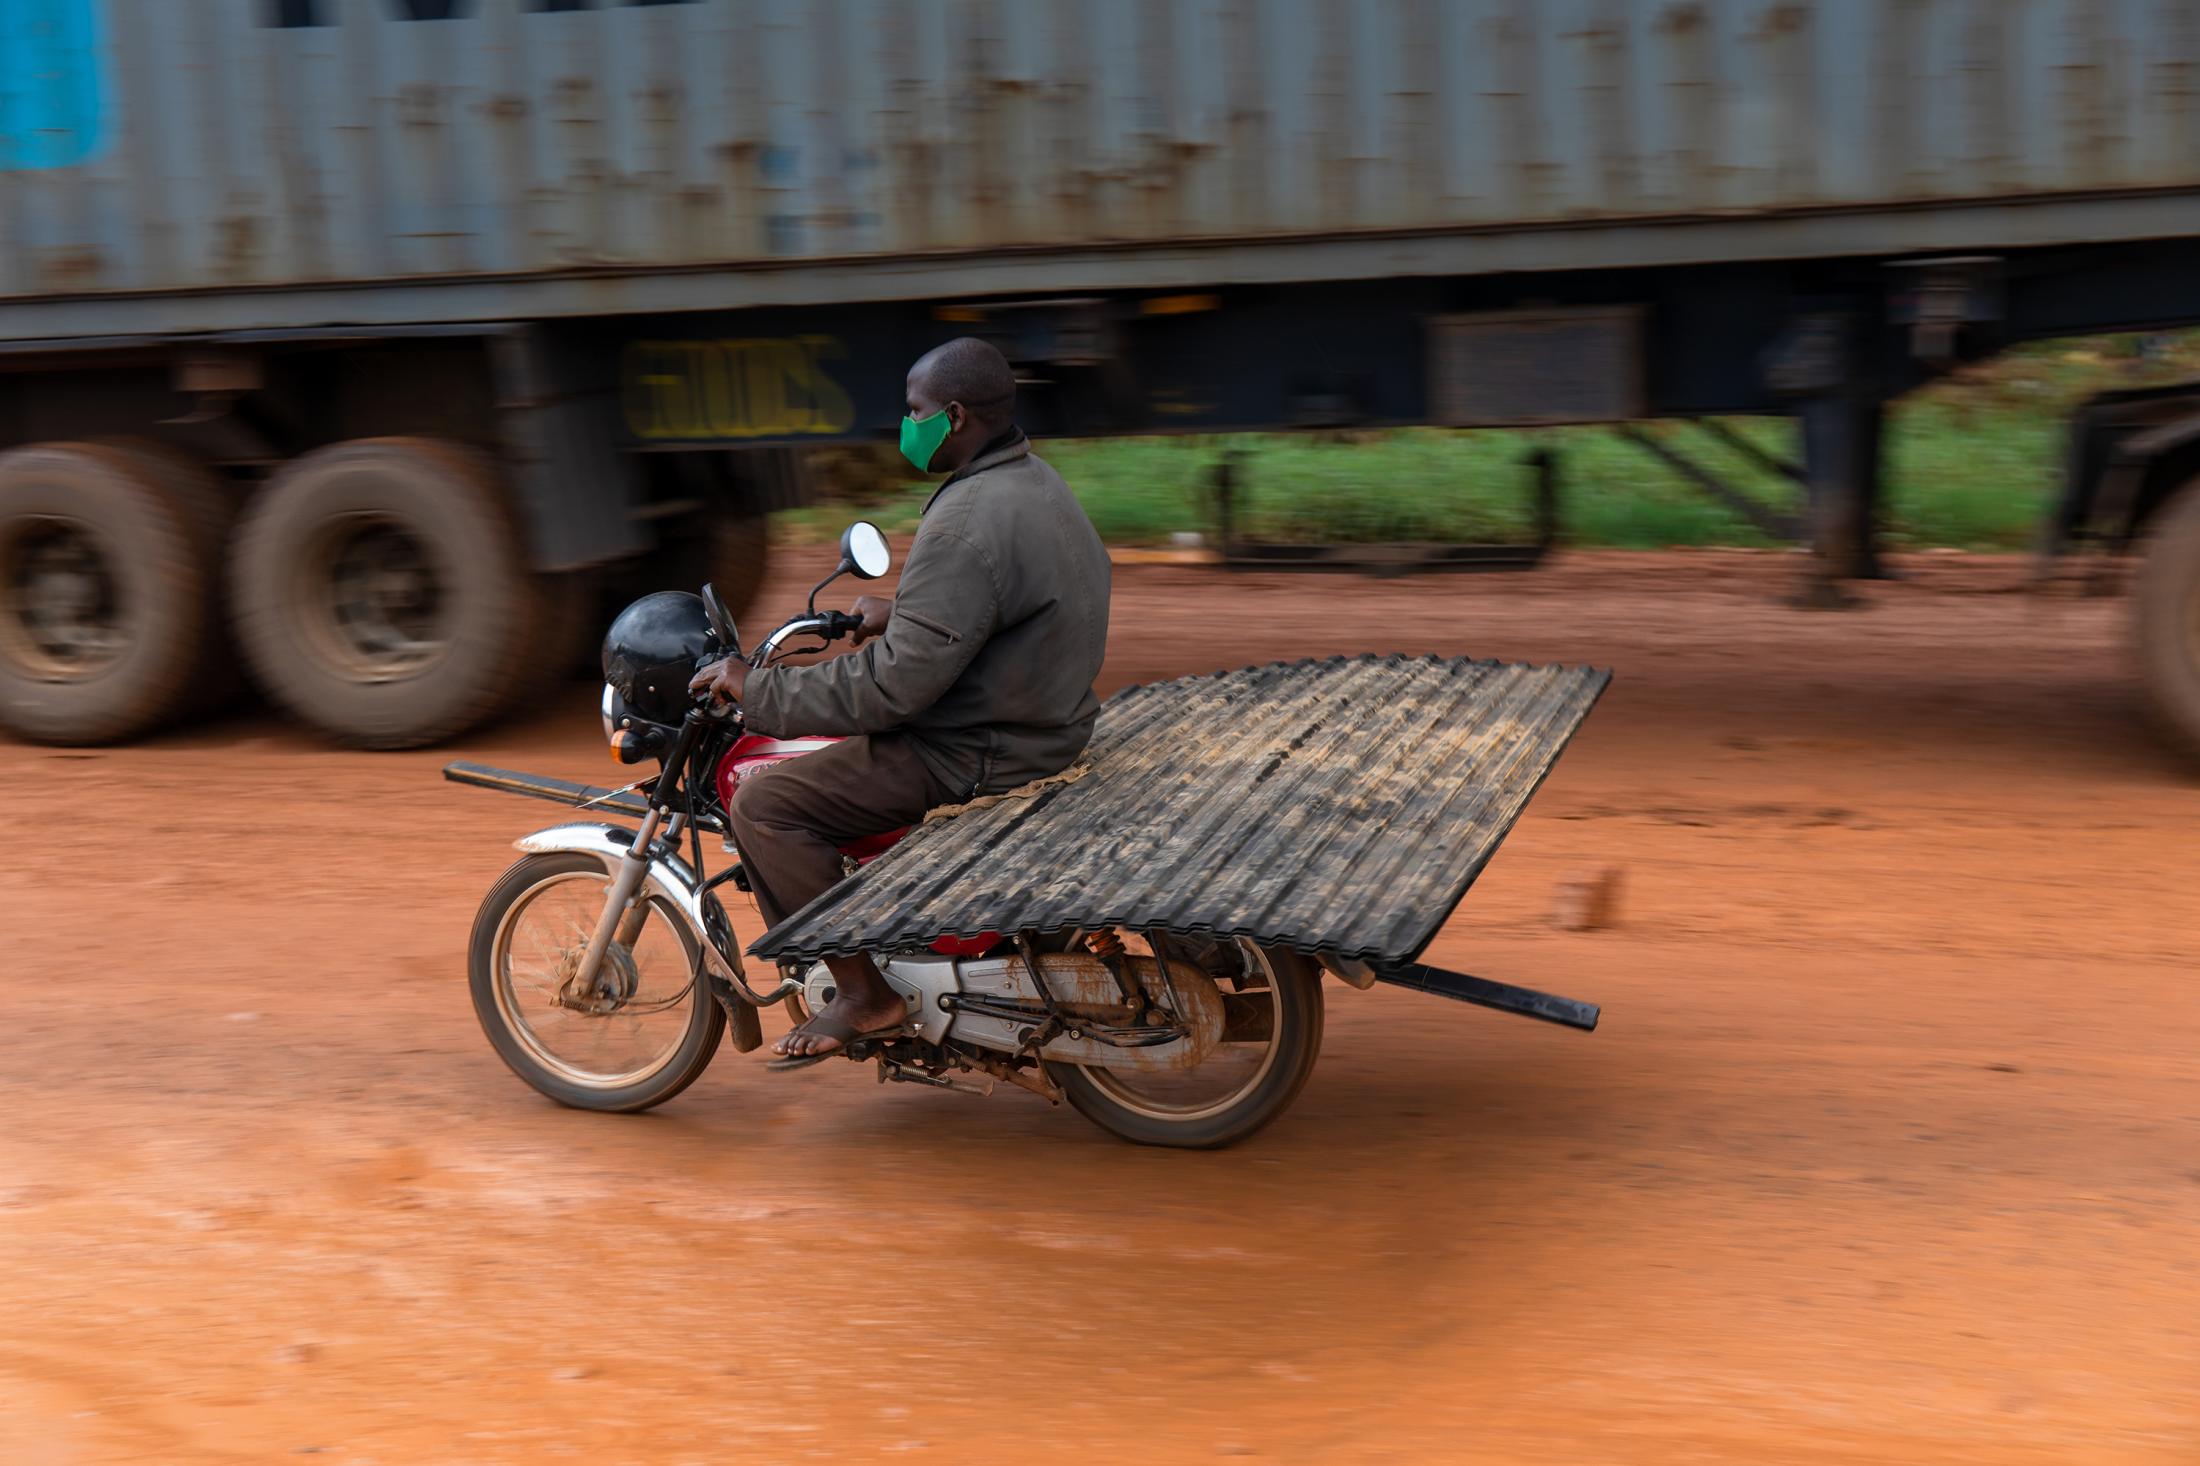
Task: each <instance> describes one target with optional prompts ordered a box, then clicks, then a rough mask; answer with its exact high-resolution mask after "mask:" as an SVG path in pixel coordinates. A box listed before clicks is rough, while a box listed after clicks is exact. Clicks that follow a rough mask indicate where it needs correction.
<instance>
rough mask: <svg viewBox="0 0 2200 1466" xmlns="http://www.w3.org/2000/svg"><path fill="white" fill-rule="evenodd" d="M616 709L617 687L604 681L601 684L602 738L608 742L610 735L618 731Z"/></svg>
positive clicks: (617, 707)
mask: <svg viewBox="0 0 2200 1466" xmlns="http://www.w3.org/2000/svg"><path fill="white" fill-rule="evenodd" d="M618 710H619V692H618V689H617V688H615V687H613V686H612V685H611V684H610V683H608V682H606V683H605V684H604V685H603V740H604V742H606V743H609V742H610V741H611V738H612V735H613V734H615V733H617V732H618V731H619V711H618Z"/></svg>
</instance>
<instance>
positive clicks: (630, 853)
mask: <svg viewBox="0 0 2200 1466" xmlns="http://www.w3.org/2000/svg"><path fill="white" fill-rule="evenodd" d="M681 818H682V817H681V816H679V815H673V816H671V817H670V819H669V821H668V820H667V818H666V815H665V812H664V811H663V810H661V809H652V810H650V812H649V813H648V814H646V815H644V816H643V817H642V827H641V829H640V830H638V831H636V832H635V835H634V843H633V844H632V845H629V846H628V847H627V848H626V855H625V857H624V858H623V859H622V860H620V861H619V864H618V868H617V869H615V870H613V871H612V872H611V882H610V886H609V888H608V889H607V890H606V891H605V892H604V900H603V915H601V916H599V917H598V918H596V930H595V931H594V932H593V933H591V934H590V935H589V938H588V946H587V949H586V950H584V951H583V952H582V953H581V960H580V963H579V965H578V966H576V967H575V968H574V969H573V975H572V976H571V977H569V978H567V979H566V980H565V983H564V987H563V992H562V996H566V997H573V998H579V997H583V996H585V995H586V994H588V993H590V992H592V991H593V990H594V988H595V983H596V973H597V972H598V971H599V970H601V969H602V967H603V959H604V954H605V953H606V952H608V951H610V950H611V944H612V943H613V942H617V943H618V944H619V945H620V946H621V947H632V946H633V945H634V943H635V940H636V939H637V938H639V937H640V936H641V934H642V923H643V922H645V921H647V920H648V919H649V903H648V902H646V901H642V900H638V899H637V898H638V897H639V896H640V895H641V891H642V887H643V886H644V885H645V884H647V882H648V880H649V851H650V847H651V846H652V845H654V844H655V843H656V842H657V836H658V832H659V831H660V830H662V831H663V832H664V833H665V834H666V835H667V836H668V837H670V836H676V835H678V834H679V832H680V821H681ZM706 940H708V938H706Z"/></svg>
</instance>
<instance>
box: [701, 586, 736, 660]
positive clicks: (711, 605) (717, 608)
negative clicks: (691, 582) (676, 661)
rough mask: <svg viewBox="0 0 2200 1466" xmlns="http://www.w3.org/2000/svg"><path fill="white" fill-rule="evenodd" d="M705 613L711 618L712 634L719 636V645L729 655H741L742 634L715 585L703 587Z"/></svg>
mask: <svg viewBox="0 0 2200 1466" xmlns="http://www.w3.org/2000/svg"><path fill="white" fill-rule="evenodd" d="M703 614H704V615H705V616H706V617H708V618H709V619H710V630H711V634H712V635H713V636H715V637H717V638H718V645H719V647H720V649H722V650H723V651H724V652H725V653H726V655H727V656H730V657H738V656H740V655H741V634H740V633H739V632H738V631H736V630H735V629H734V625H733V617H732V616H731V615H729V614H728V613H727V611H726V603H725V602H724V601H721V600H719V599H718V591H717V589H716V588H715V587H713V586H709V585H705V586H704V587H703Z"/></svg>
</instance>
